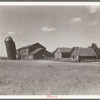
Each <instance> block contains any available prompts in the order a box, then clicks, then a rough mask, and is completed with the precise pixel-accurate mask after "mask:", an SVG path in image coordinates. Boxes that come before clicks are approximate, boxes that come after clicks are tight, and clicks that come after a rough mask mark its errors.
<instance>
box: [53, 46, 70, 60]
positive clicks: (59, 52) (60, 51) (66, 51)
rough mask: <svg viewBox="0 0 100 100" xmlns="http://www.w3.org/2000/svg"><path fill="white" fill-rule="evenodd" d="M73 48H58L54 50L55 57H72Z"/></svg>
mask: <svg viewBox="0 0 100 100" xmlns="http://www.w3.org/2000/svg"><path fill="white" fill-rule="evenodd" d="M70 52H71V48H57V49H56V50H55V51H54V57H55V58H69V57H70Z"/></svg>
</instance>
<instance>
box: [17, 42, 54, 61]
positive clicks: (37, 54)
mask: <svg viewBox="0 0 100 100" xmlns="http://www.w3.org/2000/svg"><path fill="white" fill-rule="evenodd" d="M52 57H53V56H52V54H51V53H50V52H49V51H47V50H46V48H45V47H44V46H43V45H41V44H40V43H35V44H32V45H28V46H24V47H21V48H19V49H18V50H17V59H19V60H20V59H26V60H27V59H45V58H47V59H48V58H52Z"/></svg>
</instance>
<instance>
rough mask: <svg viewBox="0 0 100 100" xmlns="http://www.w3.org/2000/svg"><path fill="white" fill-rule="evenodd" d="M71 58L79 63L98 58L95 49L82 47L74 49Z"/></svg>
mask: <svg viewBox="0 0 100 100" xmlns="http://www.w3.org/2000/svg"><path fill="white" fill-rule="evenodd" d="M70 56H71V57H72V58H73V59H76V60H77V61H79V62H80V61H83V60H85V59H96V58H97V55H96V53H95V51H94V49H93V48H81V47H73V49H72V51H71V55H70Z"/></svg>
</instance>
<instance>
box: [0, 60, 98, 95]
mask: <svg viewBox="0 0 100 100" xmlns="http://www.w3.org/2000/svg"><path fill="white" fill-rule="evenodd" d="M0 94H1V95H80V94H81V95H94V94H95V95H100V62H94V63H92V62H89V63H71V62H56V61H55V62H54V61H39V60H38V61H12V60H0Z"/></svg>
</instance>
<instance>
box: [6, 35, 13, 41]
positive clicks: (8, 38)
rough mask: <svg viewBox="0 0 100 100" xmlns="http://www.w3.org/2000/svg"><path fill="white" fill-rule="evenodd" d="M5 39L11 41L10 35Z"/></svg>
mask: <svg viewBox="0 0 100 100" xmlns="http://www.w3.org/2000/svg"><path fill="white" fill-rule="evenodd" d="M5 41H13V39H12V37H10V36H8V37H6V39H5Z"/></svg>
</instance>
